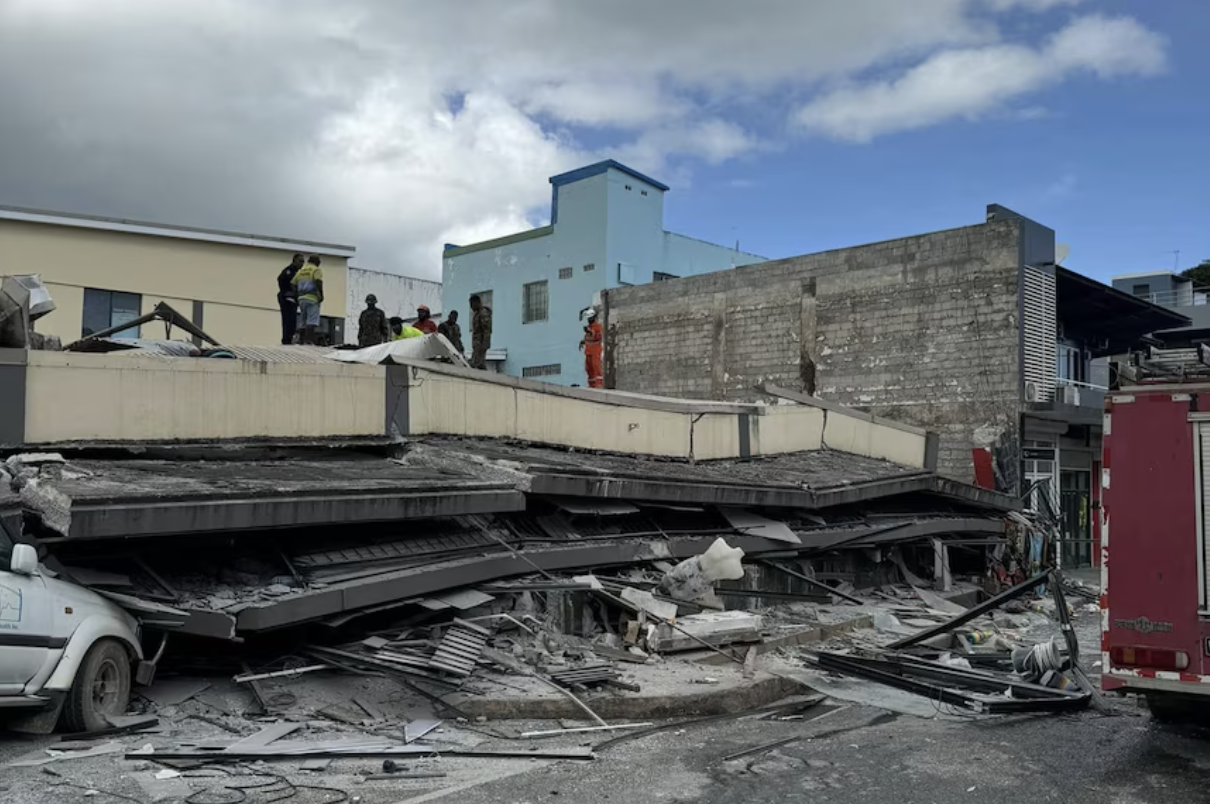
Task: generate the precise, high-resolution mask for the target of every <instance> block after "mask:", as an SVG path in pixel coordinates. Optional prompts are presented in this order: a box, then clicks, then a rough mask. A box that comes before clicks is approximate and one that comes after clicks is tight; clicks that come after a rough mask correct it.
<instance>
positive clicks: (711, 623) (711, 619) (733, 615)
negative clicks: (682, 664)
mask: <svg viewBox="0 0 1210 804" xmlns="http://www.w3.org/2000/svg"><path fill="white" fill-rule="evenodd" d="M676 624H677V625H678V626H680V629H679V630H678V629H674V628H673V627H672V625H671V624H669V623H661V624H660V626H659V627H658V628H657V629H656V632H655V638H654V639H649V640H648V642H647V644H648V645H649V646H650V647H651V649H652V650H654V651H655V652H657V653H676V652H678V651H686V650H698V649H699V648H700V647H701V643H703V642H705V643H707V644H710V645H731V644H733V643H737V642H759V641H760V638H761V628H762V626H763V621H762V619H761V616H760V615H759V614H751V613H749V612H746V611H719V612H705V613H702V614H691V615H689V616H687V617H681V618H680V619H679V620H678V621H677V623H676ZM694 637H696V639H695V638H694ZM741 661H742V660H741Z"/></svg>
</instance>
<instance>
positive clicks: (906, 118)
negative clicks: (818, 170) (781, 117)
mask: <svg viewBox="0 0 1210 804" xmlns="http://www.w3.org/2000/svg"><path fill="white" fill-rule="evenodd" d="M1165 61H1166V57H1165V43H1164V41H1163V39H1162V38H1160V37H1159V36H1158V35H1156V34H1155V33H1152V32H1151V31H1149V30H1147V29H1146V28H1144V27H1143V26H1142V25H1140V24H1139V23H1138V22H1136V21H1134V20H1132V19H1129V18H1121V17H1119V18H1107V17H1102V16H1090V17H1083V18H1081V19H1077V20H1075V21H1073V22H1072V23H1070V24H1069V25H1068V26H1067V27H1065V28H1063V29H1062V30H1060V31H1059V32H1058V33H1056V34H1055V35H1054V36H1052V37H1051V38H1050V40H1049V41H1048V42H1047V43H1046V44H1045V45H1044V46H1042V47H1040V48H1031V47H1027V46H1024V45H1011V44H995V45H988V46H985V47H978V48H962V49H954V50H944V51H942V52H940V53H937V54H935V55H933V56H930V57H929V58H927V59H926V60H924V61H923V62H921V63H920V64H918V65H916V66H914V67H912V68H911V69H909V70H908V71H907V72H905V73H903V74H902V75H900V76H898V77H897V78H894V79H892V80H887V81H877V82H872V83H868V84H864V85H858V86H853V87H847V88H842V89H838V90H836V91H834V92H831V93H829V94H826V95H824V96H822V97H819V98H816V99H814V100H812V101H811V102H810V103H808V104H807V105H806V106H805V107H804V108H803V109H801V110H800V112H799V113H798V122H799V123H800V124H802V125H803V126H805V127H806V128H807V129H808V130H811V131H815V132H818V133H821V134H824V135H826V136H829V137H833V138H836V139H842V140H852V141H855V142H868V141H870V140H872V139H874V138H875V137H878V136H880V135H883V134H888V133H891V132H895V131H908V130H912V129H919V128H925V127H927V126H932V125H935V124H937V123H941V122H944V121H947V120H953V119H968V120H969V119H976V118H979V117H981V116H984V115H986V114H988V113H989V112H993V111H998V110H1000V109H1002V108H1003V106H1004V104H1006V103H1007V102H1009V101H1012V100H1016V99H1017V98H1020V97H1022V96H1024V95H1026V94H1028V93H1031V92H1035V91H1037V90H1040V89H1043V88H1045V87H1048V86H1051V85H1054V84H1057V83H1059V82H1061V81H1063V80H1065V79H1067V78H1070V77H1071V76H1072V75H1073V74H1077V73H1081V72H1087V73H1092V74H1094V75H1096V76H1098V77H1100V78H1111V77H1116V76H1123V75H1141V76H1148V75H1154V74H1156V73H1158V72H1160V71H1162V70H1163V69H1164V66H1165Z"/></svg>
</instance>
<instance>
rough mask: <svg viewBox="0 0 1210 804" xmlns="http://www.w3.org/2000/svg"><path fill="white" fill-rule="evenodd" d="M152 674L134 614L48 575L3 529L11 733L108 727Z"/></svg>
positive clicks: (30, 550) (2, 634)
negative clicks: (137, 686) (134, 690)
mask: <svg viewBox="0 0 1210 804" xmlns="http://www.w3.org/2000/svg"><path fill="white" fill-rule="evenodd" d="M161 649H162V648H161ZM155 658H158V656H157V657H155ZM154 673H155V663H154V659H153V660H152V661H150V662H149V661H145V659H144V655H143V645H142V641H141V634H140V623H139V621H138V620H137V619H135V617H134V616H132V615H131V614H130V613H129V612H127V611H126V610H125V609H123V608H122V607H121V606H120V605H118V604H117V603H115V602H113V601H111V600H109V599H107V598H105V597H102V596H101V595H99V594H97V593H95V592H93V591H91V590H89V589H86V588H84V587H82V586H78V585H76V584H74V583H71V582H69V581H65V580H61V579H59V578H56V577H53V573H50V572H48V571H46V570H45V569H44V568H43V567H42V566H40V565H39V563H38V554H37V551H36V549H35V548H34V547H33V546H31V545H28V544H13V543H12V541H11V540H10V539H9V537H8V535H7V534H6V533H5V532H4V529H3V528H0V713H3V714H5V716H6V720H9V721H10V722H9V725H10V727H11V728H14V729H17V730H21V731H31V732H49V731H51V730H53V729H54V728H55V726H56V725H57V724H58V723H59V721H60V720H61V721H62V725H63V727H64V728H65V729H67V730H68V731H72V732H90V731H98V730H100V729H104V728H107V727H109V726H110V725H111V723H110V721H109V718H111V717H113V716H115V715H122V714H123V713H125V711H126V707H127V704H128V703H129V701H130V689H131V684H132V682H133V681H134V679H135V678H136V677H137V678H138V680H139V681H140V682H141V683H150V682H151V678H152V676H153V675H154ZM22 710H25V711H22ZM30 710H32V711H30Z"/></svg>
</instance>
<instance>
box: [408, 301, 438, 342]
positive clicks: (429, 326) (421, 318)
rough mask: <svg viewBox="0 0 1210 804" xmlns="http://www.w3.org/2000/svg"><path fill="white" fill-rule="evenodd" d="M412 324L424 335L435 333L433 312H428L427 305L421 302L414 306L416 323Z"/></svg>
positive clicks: (435, 326) (435, 325)
mask: <svg viewBox="0 0 1210 804" xmlns="http://www.w3.org/2000/svg"><path fill="white" fill-rule="evenodd" d="M412 326H414V327H416V329H418V330H420V331H421V332H423V333H424V334H425V335H436V334H437V322H436V321H434V320H433V314H432V313H430V312H429V308H428V305H424V304H422V305H420V306H419V307H417V308H416V323H415V324H413V325H412Z"/></svg>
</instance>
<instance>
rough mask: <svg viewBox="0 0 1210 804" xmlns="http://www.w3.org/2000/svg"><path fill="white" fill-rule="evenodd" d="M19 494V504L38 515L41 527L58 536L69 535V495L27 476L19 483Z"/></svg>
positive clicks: (36, 478) (38, 479) (19, 476)
mask: <svg viewBox="0 0 1210 804" xmlns="http://www.w3.org/2000/svg"><path fill="white" fill-rule="evenodd" d="M17 477H18V478H21V477H25V475H21V474H19V475H17ZM18 482H19V481H18ZM20 494H21V505H22V506H24V508H25V509H26V510H27V511H31V512H33V513H35V514H37V515H38V518H39V519H40V520H41V522H42V527H44V528H46V529H47V530H49V531H53V532H54V533H57V534H59V535H60V536H69V535H71V498H70V497H68V496H67V495H66V494H64V493H63V492H61V491H59V490H58V489H57V488H55V487H54V486H52V485H49V484H47V483H46V482H44V481H43V480H41V479H40V478H38V477H28V479H26V480H25V482H24V484H22V485H21V491H20Z"/></svg>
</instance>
